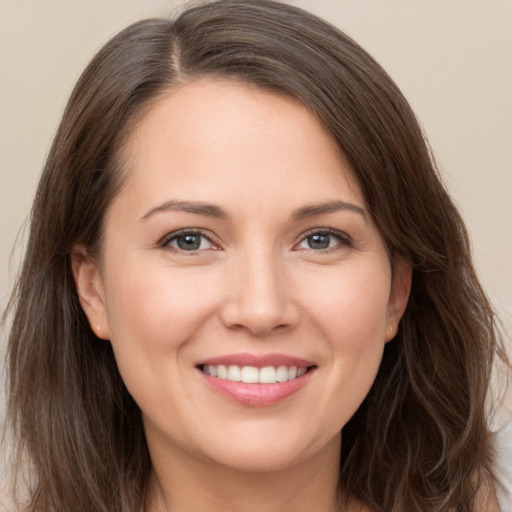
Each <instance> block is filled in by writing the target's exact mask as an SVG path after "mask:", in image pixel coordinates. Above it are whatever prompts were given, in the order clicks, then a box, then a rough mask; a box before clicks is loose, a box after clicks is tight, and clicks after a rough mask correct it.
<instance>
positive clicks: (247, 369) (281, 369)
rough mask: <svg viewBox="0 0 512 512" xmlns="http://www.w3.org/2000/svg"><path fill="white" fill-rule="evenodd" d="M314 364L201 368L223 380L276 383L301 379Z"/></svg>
mask: <svg viewBox="0 0 512 512" xmlns="http://www.w3.org/2000/svg"><path fill="white" fill-rule="evenodd" d="M313 368H314V366H287V365H279V366H264V367H262V368H258V367H256V366H238V365H235V364H230V365H224V364H203V365H199V369H200V370H201V371H202V372H203V373H204V374H205V375H210V376H211V377H215V378H217V379H221V380H228V381H231V382H243V383H245V384H276V383H278V382H288V381H291V380H294V379H299V378H300V377H302V376H303V375H305V374H306V373H307V372H308V371H310V370H312V369H313Z"/></svg>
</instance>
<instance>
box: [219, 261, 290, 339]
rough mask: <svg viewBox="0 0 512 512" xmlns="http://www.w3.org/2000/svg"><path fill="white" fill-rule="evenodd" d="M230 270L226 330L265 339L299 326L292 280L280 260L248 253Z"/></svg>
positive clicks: (223, 316) (224, 311)
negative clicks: (242, 331) (235, 330)
mask: <svg viewBox="0 0 512 512" xmlns="http://www.w3.org/2000/svg"><path fill="white" fill-rule="evenodd" d="M230 270H231V271H230V274H231V275H230V278H229V279H227V283H229V285H228V288H230V289H228V290H227V299H226V300H225V302H224V304H223V307H222V309H221V320H222V322H223V324H224V325H225V326H226V327H228V328H229V329H239V330H245V331H247V332H250V333H251V334H252V335H253V336H258V337H262V336H268V335H270V334H272V333H275V332H281V331H284V330H287V329H291V328H293V327H294V326H295V325H296V324H297V323H298V320H299V310H298V307H297V304H296V302H295V300H294V297H293V292H292V288H291V286H290V280H289V278H288V277H287V272H286V269H285V268H284V265H283V263H282V262H279V261H278V258H276V257H273V256H272V255H271V254H267V253H263V252H259V253H258V254H251V255H248V254H245V255H243V256H241V257H240V259H239V261H237V263H236V264H234V268H233V267H232V268H231V269H230ZM227 283H226V284H227Z"/></svg>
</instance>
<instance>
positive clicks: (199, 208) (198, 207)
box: [139, 200, 227, 221]
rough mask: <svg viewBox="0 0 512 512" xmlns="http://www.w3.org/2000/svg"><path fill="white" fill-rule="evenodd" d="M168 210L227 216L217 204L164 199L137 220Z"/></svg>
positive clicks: (221, 217)
mask: <svg viewBox="0 0 512 512" xmlns="http://www.w3.org/2000/svg"><path fill="white" fill-rule="evenodd" d="M168 210H178V211H180V212H187V213H195V214H196V215H204V216H206V217H215V218H217V219H225V218H226V217H227V215H226V213H225V212H224V210H223V209H222V208H220V207H218V206H215V205H213V204H209V203H202V202H200V201H173V200H171V201H166V202H165V203H162V204H161V205H158V206H155V207H154V208H151V210H149V211H148V212H147V213H145V214H144V215H143V216H142V217H141V218H140V219H139V220H141V221H145V220H147V219H148V218H149V217H151V216H152V215H154V214H155V213H159V212H165V211H168Z"/></svg>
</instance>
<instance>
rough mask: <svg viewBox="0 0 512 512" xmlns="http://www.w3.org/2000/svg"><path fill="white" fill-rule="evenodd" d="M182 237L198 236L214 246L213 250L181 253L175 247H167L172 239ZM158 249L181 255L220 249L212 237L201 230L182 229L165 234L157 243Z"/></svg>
mask: <svg viewBox="0 0 512 512" xmlns="http://www.w3.org/2000/svg"><path fill="white" fill-rule="evenodd" d="M184 235H200V236H202V237H204V238H206V239H207V240H208V241H209V242H210V243H211V244H212V245H213V246H214V248H213V249H200V250H195V251H183V250H180V249H177V248H175V247H171V246H170V245H169V244H170V242H171V241H172V240H173V239H175V238H177V237H179V236H184ZM158 247H161V248H163V249H170V250H175V251H176V252H182V253H185V252H190V253H198V252H203V251H206V250H217V249H219V248H220V247H219V244H218V243H217V242H215V241H214V237H213V236H212V234H211V233H209V232H207V231H205V230H204V229H202V228H182V229H177V230H176V231H171V232H170V233H167V234H166V235H164V236H163V237H162V238H161V239H160V240H159V241H158Z"/></svg>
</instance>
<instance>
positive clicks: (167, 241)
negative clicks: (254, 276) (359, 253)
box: [158, 228, 353, 254]
mask: <svg viewBox="0 0 512 512" xmlns="http://www.w3.org/2000/svg"><path fill="white" fill-rule="evenodd" d="M315 235H320V236H329V237H334V238H336V239H337V240H338V241H339V243H338V244H336V246H335V247H326V248H316V249H315V248H312V247H309V248H304V249H305V250H309V251H312V252H317V253H325V252H330V251H333V250H336V249H337V247H338V246H344V247H352V245H353V244H352V240H351V238H350V237H349V236H348V235H347V234H346V233H342V232H340V231H336V230H333V229H322V228H315V229H312V230H310V231H307V232H306V233H304V234H303V235H302V237H301V239H300V241H299V242H298V243H296V244H295V245H294V246H293V248H294V249H296V248H298V247H299V246H300V245H301V244H302V243H304V242H306V241H307V240H308V238H311V237H313V236H315ZM187 236H199V237H202V238H203V239H206V240H207V241H208V242H209V243H210V244H212V246H213V247H212V248H208V249H194V250H190V251H188V250H185V249H182V248H180V247H173V246H172V245H171V242H173V241H174V240H178V239H179V238H180V237H187ZM158 245H159V247H162V248H166V249H170V250H173V251H175V252H181V253H187V252H188V253H191V254H197V253H199V252H202V251H204V250H217V249H218V246H217V244H215V242H213V241H212V239H211V237H210V236H209V235H208V234H206V233H205V232H204V231H203V230H201V229H182V230H179V231H174V232H172V233H169V234H168V235H166V236H165V237H164V238H163V239H162V240H161V241H160V242H159V244H158Z"/></svg>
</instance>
